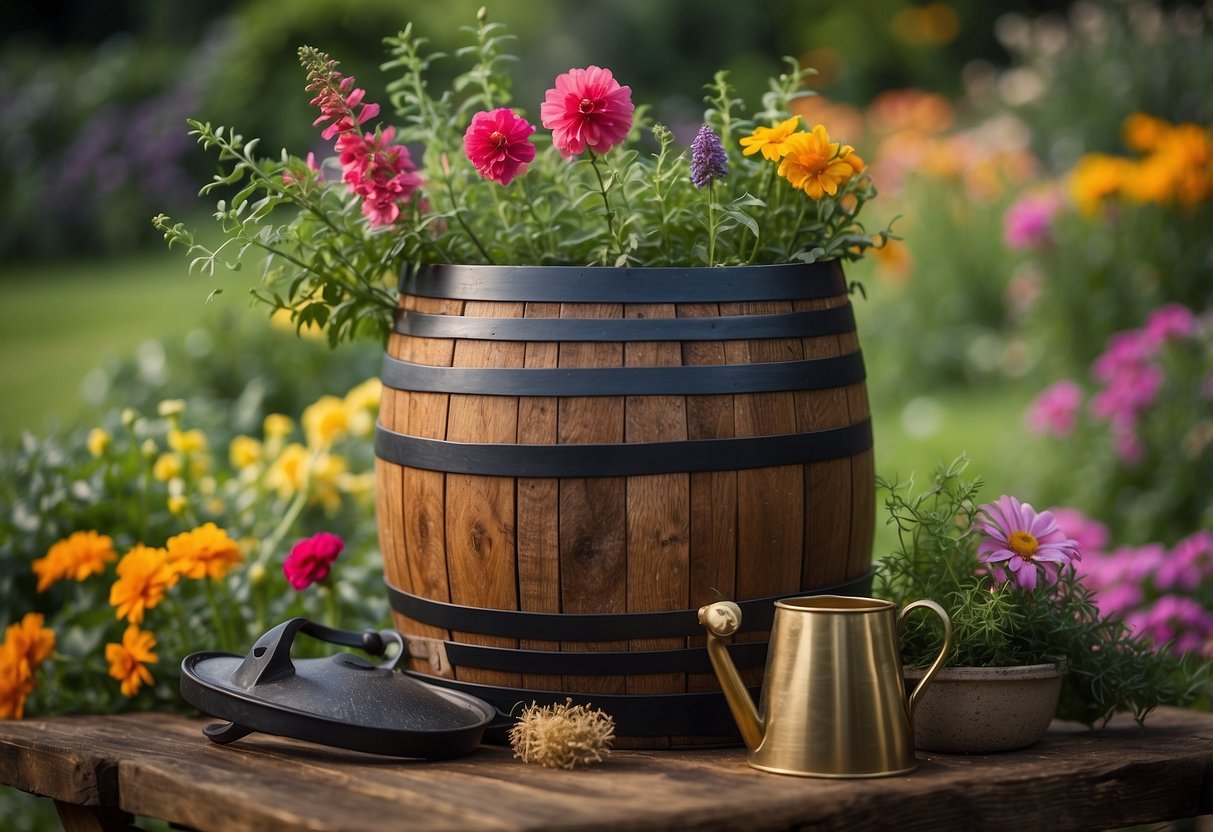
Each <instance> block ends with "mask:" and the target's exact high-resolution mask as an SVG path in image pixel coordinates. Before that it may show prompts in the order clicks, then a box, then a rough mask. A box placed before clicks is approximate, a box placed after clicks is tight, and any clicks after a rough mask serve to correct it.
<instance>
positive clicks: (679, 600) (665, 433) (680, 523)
mask: <svg viewBox="0 0 1213 832" xmlns="http://www.w3.org/2000/svg"><path fill="white" fill-rule="evenodd" d="M624 317H625V318H673V317H674V305H673V304H628V305H626V306H625V307H624ZM623 358H624V366H627V367H654V366H679V365H681V363H682V350H681V348H680V347H679V345H678V343H677V342H675V341H658V342H646V341H633V342H630V343H628V344H626V345H625V346H624V351H623ZM686 438H687V417H686V400H685V398H684V397H682V396H628V397H627V398H626V399H625V401H624V441H625V442H663V441H671V440H683V439H686ZM626 499H627V551H628V590H627V599H628V600H627V604H628V611H629V612H649V611H652V610H677V609H686V608H687V606H688V604H689V603H690V601H689V597H690V589H689V583H688V582H689V576H688V570H689V553H690V548H689V546H690V541H689V539H688V538H689V534H690V508H691V506H690V502H691V496H690V475H689V474H685V473H681V474H659V475H653V476H645V477H628V478H627V482H626ZM685 646H686V639H637V640H633V641H632V642H631V643H630V645H629V649H631V650H675V649H678V648H680V647H685ZM625 688H626V690H627V692H628V693H682V692H684V691H685V690H686V674H679V673H660V674H650V675H645V676H629V677H628V678H627V679H626V683H625ZM654 745H655V746H657V747H660V743H654Z"/></svg>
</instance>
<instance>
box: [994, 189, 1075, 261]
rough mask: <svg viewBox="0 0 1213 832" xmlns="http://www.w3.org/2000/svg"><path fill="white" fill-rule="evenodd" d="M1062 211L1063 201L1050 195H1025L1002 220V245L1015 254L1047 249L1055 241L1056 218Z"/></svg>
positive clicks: (1050, 193) (1008, 210)
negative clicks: (1060, 210)
mask: <svg viewBox="0 0 1213 832" xmlns="http://www.w3.org/2000/svg"><path fill="white" fill-rule="evenodd" d="M1060 208H1061V198H1060V197H1059V196H1058V195H1057V194H1055V193H1053V192H1051V191H1050V192H1046V193H1037V194H1025V195H1024V196H1022V197H1020V198H1019V200H1018V201H1016V202H1015V204H1013V205H1012V206H1011V207H1010V208H1008V209H1007V213H1006V214H1005V215H1004V216H1003V220H1002V239H1003V242H1004V243H1006V244H1007V247H1008V248H1011V249H1014V250H1016V251H1024V250H1027V249H1033V248H1040V247H1041V246H1044V245H1048V244H1049V243H1050V242H1051V241H1052V239H1053V238H1052V234H1051V228H1050V226H1051V225H1052V223H1053V216H1054V215H1055V214H1056V213H1057V211H1058V210H1059V209H1060Z"/></svg>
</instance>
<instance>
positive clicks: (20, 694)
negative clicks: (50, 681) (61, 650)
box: [0, 641, 34, 719]
mask: <svg viewBox="0 0 1213 832" xmlns="http://www.w3.org/2000/svg"><path fill="white" fill-rule="evenodd" d="M33 692H34V675H33V669H32V668H31V667H30V664H29V662H28V661H26V660H25V657H24V656H21V655H19V654H18V652H17V650H16V649H15V648H14V647H12V646H10V645H9V644H8V642H7V641H6V642H5V643H4V645H3V646H2V647H0V719H21V718H22V717H23V716H25V700H26V698H27V697H29V695H30V694H31V693H33Z"/></svg>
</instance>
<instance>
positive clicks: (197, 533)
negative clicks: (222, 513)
mask: <svg viewBox="0 0 1213 832" xmlns="http://www.w3.org/2000/svg"><path fill="white" fill-rule="evenodd" d="M165 545H166V547H167V549H168V559H169V562H170V564H171V565H172V567H173V568H174V569H175V570H176V571H177V572H179V573H180V574H182V575H184V576H185V577H187V578H192V579H195V580H197V579H199V578H213V579H215V580H219V579H220V578H222V577H223V576H224V575H226V574H227V573H228V571H229V570H230V569H231V568H232V567H233V566H235V565H236V564H238V563H240V562H241V561H243V560H244V555H242V554H241V552H240V547H239V546H237V545H236V543H235V541H233V540H232V539H231V538H230V537H228V536H227V532H225V531H224V530H223V529H221V528H219V527H218V526H216V525H215V524H214V523H205V524H203V525H201V526H199V527H198V528H196V529H194V530H192V531H188V532H182V533H181V534H179V535H175V536H174V537H170V538H169V539H168V543H167V544H165Z"/></svg>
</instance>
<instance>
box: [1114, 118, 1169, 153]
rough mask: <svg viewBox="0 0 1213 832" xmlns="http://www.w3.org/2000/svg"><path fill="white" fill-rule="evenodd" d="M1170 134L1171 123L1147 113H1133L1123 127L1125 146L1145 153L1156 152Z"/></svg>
mask: <svg viewBox="0 0 1213 832" xmlns="http://www.w3.org/2000/svg"><path fill="white" fill-rule="evenodd" d="M1170 132H1171V125H1170V124H1169V123H1167V122H1166V121H1163V120H1162V119H1161V118H1155V117H1154V116H1152V115H1148V114H1147V113H1133V114H1132V115H1131V116H1129V117H1128V118H1126V119H1125V123H1124V125H1123V126H1122V127H1121V133H1122V134H1123V136H1124V140H1125V146H1126V147H1128V148H1129V149H1130V150H1138V151H1141V152H1143V153H1149V152H1150V151H1152V150H1156V149H1157V148H1158V146H1159V145H1160V144H1161V143H1162V140H1163V139H1164V138H1165V137H1166V135H1167V134H1168V133H1170Z"/></svg>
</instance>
